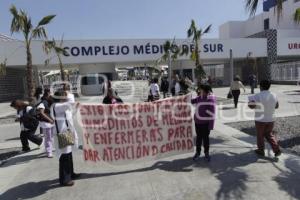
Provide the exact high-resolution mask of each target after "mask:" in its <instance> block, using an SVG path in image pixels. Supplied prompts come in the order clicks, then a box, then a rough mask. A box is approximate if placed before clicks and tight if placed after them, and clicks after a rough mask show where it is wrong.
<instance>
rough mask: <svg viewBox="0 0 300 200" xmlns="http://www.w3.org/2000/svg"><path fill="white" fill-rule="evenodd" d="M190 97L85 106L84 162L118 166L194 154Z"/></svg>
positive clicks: (82, 107) (83, 126)
mask: <svg viewBox="0 0 300 200" xmlns="http://www.w3.org/2000/svg"><path fill="white" fill-rule="evenodd" d="M189 102H190V95H186V96H180V97H176V98H168V99H164V100H161V101H157V102H152V103H136V104H112V105H103V104H101V105H81V106H80V115H81V122H82V128H83V152H84V160H85V161H86V162H91V163H99V164H101V162H107V163H110V164H114V165H122V164H128V163H132V162H136V161H145V160H154V159H159V158H164V157H168V156H172V155H178V154H185V153H188V152H192V151H193V123H192V122H193V120H192V114H191V110H192V109H191V106H190V103H189Z"/></svg>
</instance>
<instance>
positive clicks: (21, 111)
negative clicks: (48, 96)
mask: <svg viewBox="0 0 300 200" xmlns="http://www.w3.org/2000/svg"><path fill="white" fill-rule="evenodd" d="M10 106H11V107H13V108H14V109H16V110H17V117H18V119H17V120H16V121H19V122H20V128H21V133H20V139H21V143H22V151H25V152H27V151H30V147H29V143H28V140H29V141H31V142H33V143H34V144H36V145H38V146H40V145H41V144H42V143H43V139H42V138H41V137H39V136H37V135H35V132H36V129H37V126H38V121H37V123H35V120H34V117H35V116H31V113H30V112H31V111H32V109H33V107H32V106H29V104H28V103H26V102H24V101H22V100H14V101H12V102H11V104H10Z"/></svg>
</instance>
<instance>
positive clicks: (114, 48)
mask: <svg viewBox="0 0 300 200" xmlns="http://www.w3.org/2000/svg"><path fill="white" fill-rule="evenodd" d="M178 48H179V49H181V50H185V51H186V52H189V53H191V52H192V51H194V50H195V45H194V44H182V45H176V44H174V45H173V48H172V51H173V53H175V52H176V50H178ZM64 49H65V50H66V54H65V56H67V57H68V56H75V57H77V56H118V55H129V54H133V55H149V54H150V55H155V54H160V55H162V54H164V53H165V52H164V46H163V45H157V44H150V43H148V44H145V45H132V46H128V45H122V46H120V45H109V46H66V47H64ZM202 49H203V52H204V53H208V52H210V53H217V52H223V51H224V46H223V44H221V43H209V44H204V45H203V48H202Z"/></svg>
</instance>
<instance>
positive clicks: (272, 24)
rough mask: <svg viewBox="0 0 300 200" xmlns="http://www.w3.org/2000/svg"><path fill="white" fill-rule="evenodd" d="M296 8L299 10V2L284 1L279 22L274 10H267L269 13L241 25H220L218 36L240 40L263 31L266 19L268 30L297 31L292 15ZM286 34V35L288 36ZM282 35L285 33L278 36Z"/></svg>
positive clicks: (297, 25) (298, 26)
mask: <svg viewBox="0 0 300 200" xmlns="http://www.w3.org/2000/svg"><path fill="white" fill-rule="evenodd" d="M260 3H262V2H260ZM297 8H300V2H296V3H295V2H294V0H288V1H285V2H284V3H283V13H282V16H281V18H280V20H279V21H278V20H277V13H276V12H274V8H272V9H270V10H269V12H263V13H261V14H258V15H256V16H255V17H253V18H250V19H248V20H246V21H244V22H242V23H241V22H239V24H238V23H235V22H231V21H230V22H227V23H225V24H223V25H221V26H220V28H219V36H220V38H241V37H247V36H251V35H253V34H255V33H259V32H262V31H264V20H265V19H268V18H269V28H270V29H278V30H279V29H281V30H284V29H287V30H288V31H292V30H296V31H298V30H299V29H300V25H299V24H296V23H295V22H294V20H293V14H294V13H295V11H296V9H297ZM233 24H234V25H233ZM242 30H243V31H242ZM288 31H287V32H288ZM232 32H234V33H232ZM287 32H286V34H288V33H287ZM241 33H243V34H241ZM284 34H285V33H284V32H282V34H281V35H280V36H284ZM291 34H292V32H291ZM288 36H292V35H288Z"/></svg>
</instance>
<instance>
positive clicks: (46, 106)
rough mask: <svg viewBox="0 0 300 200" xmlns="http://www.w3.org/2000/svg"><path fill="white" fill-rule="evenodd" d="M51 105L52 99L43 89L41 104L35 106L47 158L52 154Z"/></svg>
mask: <svg viewBox="0 0 300 200" xmlns="http://www.w3.org/2000/svg"><path fill="white" fill-rule="evenodd" d="M51 104H52V98H51V96H50V90H49V89H45V90H44V94H43V96H42V98H41V102H40V103H39V104H38V105H37V110H38V111H39V115H40V117H39V118H40V123H39V124H40V127H41V129H42V133H43V135H44V137H45V141H44V144H45V149H46V153H47V157H48V158H52V157H53V155H52V152H53V129H52V128H53V123H54V121H53V119H52V118H51V117H50V107H51Z"/></svg>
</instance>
